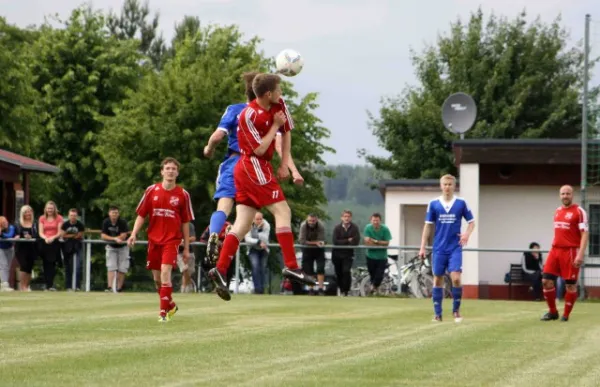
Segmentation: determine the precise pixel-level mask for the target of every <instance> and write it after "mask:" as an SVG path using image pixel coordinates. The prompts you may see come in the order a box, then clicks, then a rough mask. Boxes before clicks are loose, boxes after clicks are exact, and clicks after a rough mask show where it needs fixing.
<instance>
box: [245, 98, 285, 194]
mask: <svg viewBox="0 0 600 387" xmlns="http://www.w3.org/2000/svg"><path fill="white" fill-rule="evenodd" d="M280 111H282V112H284V113H285V116H286V123H285V124H283V126H281V127H280V128H279V131H280V132H283V133H286V132H289V131H290V130H292V129H293V128H294V122H293V120H292V116H291V115H290V113H289V111H288V109H287V106H286V104H285V102H284V100H283V99H282V98H280V99H279V103H276V104H271V108H270V109H269V110H265V109H263V108H262V107H260V105H259V104H258V102H256V100H254V101H252V102H250V103H249V104H248V106H246V107H245V108H244V110H242V112H241V113H240V118H239V122H238V144H239V147H240V152H241V154H242V157H241V159H240V162H241V163H243V166H244V170H245V173H246V174H247V176H248V177H249V178H250V180H251V181H252V182H253V183H254V184H257V185H266V184H268V183H269V182H271V180H272V179H273V167H272V166H271V159H272V158H273V153H274V152H275V140H273V141H272V142H271V145H269V147H268V148H267V150H266V152H265V153H264V154H263V155H262V156H257V155H256V154H254V150H255V149H256V148H258V147H259V146H260V144H261V143H262V139H263V137H265V136H266V135H267V133H269V130H270V129H271V126H272V125H273V122H274V118H273V117H274V116H275V113H277V112H280Z"/></svg>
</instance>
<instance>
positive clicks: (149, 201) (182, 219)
mask: <svg viewBox="0 0 600 387" xmlns="http://www.w3.org/2000/svg"><path fill="white" fill-rule="evenodd" d="M136 212H137V214H138V215H139V216H141V217H143V218H145V217H146V216H149V217H150V225H149V226H148V241H149V242H151V243H153V244H157V245H165V244H176V245H179V244H180V243H181V238H183V233H182V232H181V225H182V224H183V223H188V222H190V221H192V220H194V212H193V210H192V201H191V200H190V194H189V193H187V191H186V190H184V189H183V188H181V187H180V186H176V187H175V188H173V189H171V190H168V191H167V190H166V189H164V188H163V186H162V183H156V184H153V185H151V186H150V187H148V188H146V192H144V196H143V197H142V200H140V203H139V204H138V206H137V209H136Z"/></svg>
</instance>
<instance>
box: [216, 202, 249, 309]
mask: <svg viewBox="0 0 600 387" xmlns="http://www.w3.org/2000/svg"><path fill="white" fill-rule="evenodd" d="M256 211H258V210H257V209H256V208H254V207H250V206H248V205H245V204H238V205H237V206H236V216H235V222H234V223H233V226H232V227H231V231H230V232H229V233H228V234H227V236H226V237H225V240H224V241H223V247H222V248H221V253H220V254H219V260H218V261H217V267H215V268H214V269H212V270H210V271H209V272H208V277H209V278H210V279H211V280H212V281H213V283H214V284H215V287H216V289H217V294H218V295H219V297H221V298H222V299H223V300H225V301H229V300H230V299H231V295H230V294H229V289H228V287H227V281H226V280H225V279H226V277H227V271H228V269H229V266H230V265H231V260H232V259H233V257H234V256H235V253H236V252H237V250H238V248H239V246H240V238H243V237H244V236H245V235H246V234H247V233H248V231H250V228H251V226H252V220H253V219H254V216H255V215H256Z"/></svg>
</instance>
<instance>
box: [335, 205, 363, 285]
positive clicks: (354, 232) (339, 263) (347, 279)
mask: <svg viewBox="0 0 600 387" xmlns="http://www.w3.org/2000/svg"><path fill="white" fill-rule="evenodd" d="M333 244H334V245H335V246H358V245H359V244H360V231H359V229H358V226H357V225H356V224H354V223H352V211H350V210H344V211H343V212H342V222H341V223H340V224H338V225H337V226H335V228H334V229H333ZM354 250H355V249H354V248H334V249H332V251H331V261H332V263H333V266H334V268H335V276H336V278H337V283H338V285H339V288H340V292H341V294H342V295H343V296H347V295H348V292H349V291H350V286H351V285H352V274H351V272H350V271H351V269H352V263H353V262H354Z"/></svg>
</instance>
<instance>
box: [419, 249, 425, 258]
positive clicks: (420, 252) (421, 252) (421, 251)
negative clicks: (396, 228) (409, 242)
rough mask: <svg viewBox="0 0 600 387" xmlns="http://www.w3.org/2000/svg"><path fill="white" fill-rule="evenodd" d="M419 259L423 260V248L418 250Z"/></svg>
mask: <svg viewBox="0 0 600 387" xmlns="http://www.w3.org/2000/svg"><path fill="white" fill-rule="evenodd" d="M419 258H421V259H425V248H424V247H421V249H420V250H419Z"/></svg>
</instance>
